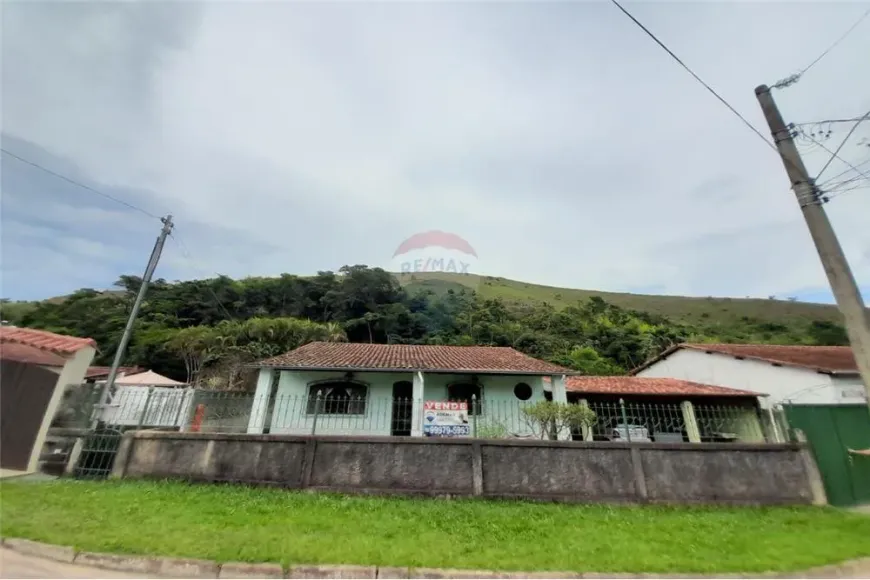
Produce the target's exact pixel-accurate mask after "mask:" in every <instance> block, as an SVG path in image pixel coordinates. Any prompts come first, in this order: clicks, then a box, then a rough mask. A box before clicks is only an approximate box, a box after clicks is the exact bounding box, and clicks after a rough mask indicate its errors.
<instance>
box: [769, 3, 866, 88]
mask: <svg viewBox="0 0 870 580" xmlns="http://www.w3.org/2000/svg"><path fill="white" fill-rule="evenodd" d="M868 16H870V9H867V11H866V12H864V14H862V15H861V16H860V17H859V18H858V20H856V21H855V23H854V24H853V25H852V26H850V27H849V29H848V30H847V31H846V32H844V33H843V35H842V36H840V38H838V39H837V40H835V41H834V43H833V44H832V45H831V46H829V47H828V48H826V49H825V50H824V51H823V52H822V54H820V55H819V56H817V57H816V59H815V60H814V61H813V62H811V63H810V64H808V65H807V66H805V67H804V68H803V70H801V71H800V72H798V73H796V74H793V75H791V76H788V77H786V78H784V79H782V80H780V81H778V82H777V83H776V84H774V85H773V87H771V88H774V89H783V88H785V87H789V86H791V85H793V84H795V83H796V82H798V81H799V80H800V79H801V77H803V76H804V74H805V73H806V72H807V71H808V70H810V69H811V68H813V67H814V66H816V64H818V62H819V61H820V60H822V59H823V58H825V57H826V56H827V55H828V53H829V52H831V51H832V50H834V49H835V48H836V47H837V45H839V44H840V43H841V42H843V41H844V40H846V37H848V36H849V35H850V34H852V31H853V30H855V29H856V28H858V25H859V24H861V23H862V22H863V21H864V19H865V18H867V17H868Z"/></svg>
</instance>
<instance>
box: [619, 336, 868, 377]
mask: <svg viewBox="0 0 870 580" xmlns="http://www.w3.org/2000/svg"><path fill="white" fill-rule="evenodd" d="M681 348H688V349H692V350H700V351H703V352H710V353H718V354H724V355H727V356H733V357H736V358H745V359H752V360H759V361H764V362H769V363H771V364H775V365H787V366H794V367H801V368H806V369H811V370H814V371H819V372H823V373H836V372H857V370H858V363H856V362H855V356H854V355H853V354H852V349H851V347H848V346H781V345H775V344H690V343H685V344H678V345H675V346H672V347H671V348H669V349H668V350H666V351H664V352H663V353H662V354H660V355H659V356H657V357H656V358H654V359H652V360H650V361H648V362H646V363H644V364H643V365H641V366H639V367H638V368H636V369H634V370H633V371H631V372H632V374H635V373H638V372H640V371H642V370H643V369H645V368H648V367H650V366H652V365H653V364H655V363H656V362H658V361H660V360H662V359H665V358H667V357H668V356H670V355H671V354H673V353H674V352H676V351H677V350H679V349H681Z"/></svg>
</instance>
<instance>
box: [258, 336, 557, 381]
mask: <svg viewBox="0 0 870 580" xmlns="http://www.w3.org/2000/svg"><path fill="white" fill-rule="evenodd" d="M259 365H260V366H266V367H279V368H286V369H311V370H315V369H323V370H358V371H367V370H408V371H435V372H463V373H491V374H493V373H494V374H559V375H564V374H573V372H574V371H571V370H569V369H566V368H564V367H560V366H558V365H554V364H551V363H548V362H544V361H542V360H538V359H536V358H532V357H530V356H528V355H525V354H523V353H521V352H519V351H516V350H514V349H512V348H508V347H496V346H440V345H410V344H361V343H350V342H312V343H309V344H306V345H305V346H301V347H299V348H297V349H296V350H292V351H290V352H288V353H285V354H282V355H279V356H276V357H273V358H270V359H267V360H264V361H262V362H260V363H259Z"/></svg>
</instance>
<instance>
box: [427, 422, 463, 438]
mask: <svg viewBox="0 0 870 580" xmlns="http://www.w3.org/2000/svg"><path fill="white" fill-rule="evenodd" d="M470 432H471V431H470V429H469V427H468V425H425V426H424V427H423V433H424V434H425V435H446V436H448V437H451V436H452V437H456V436H462V435H468V434H469V433H470Z"/></svg>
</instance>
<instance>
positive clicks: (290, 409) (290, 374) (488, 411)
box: [248, 369, 544, 436]
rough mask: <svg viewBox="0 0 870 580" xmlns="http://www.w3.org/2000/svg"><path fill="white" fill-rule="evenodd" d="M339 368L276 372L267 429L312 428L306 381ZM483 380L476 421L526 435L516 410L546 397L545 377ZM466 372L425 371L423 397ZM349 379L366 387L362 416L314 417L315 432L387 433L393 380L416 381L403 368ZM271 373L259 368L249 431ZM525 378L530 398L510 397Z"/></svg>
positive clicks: (443, 394) (335, 375)
mask: <svg viewBox="0 0 870 580" xmlns="http://www.w3.org/2000/svg"><path fill="white" fill-rule="evenodd" d="M344 376H345V373H343V372H329V371H280V378H279V379H278V388H277V390H276V393H275V397H274V401H273V403H272V411H271V413H270V415H271V421H270V429H269V432H270V433H279V434H280V433H283V434H297V435H304V434H310V433H312V430H313V429H314V428H315V425H314V421H315V418H314V416H313V415H309V414H308V413H307V399H308V390H309V385H311V384H312V383H314V384H316V383H317V382H319V381H329V380H341V379H343V378H344ZM477 377H478V381H479V383H480V385H481V398H482V400H483V401H482V404H481V414H480V415H479V416H478V417H477V418H476V421H477V422H478V425H479V426H480V427H481V428H483V426H485V425H494V424H498V425H503V426H504V427H505V428H506V429H507V431H508V432H510V433H513V434H516V435H521V436H522V435H530V434H531V429H530V428H529V427H528V426H527V425H525V421H524V420H523V416H522V415H521V412H520V409H521V407H522V406H523V405H528V404H533V403H535V402H537V401H542V400H544V381H543V378H542V377H541V376H534V375H532V376H524V375H477ZM468 379H469V375H462V374H441V373H423V400H434V401H444V400H447V387H448V385H450V384H451V383H456V382H461V381H467V380H468ZM353 380H354V381H358V382H360V383H364V384H365V385H366V386H367V387H368V396H367V400H366V409H365V413H364V414H361V415H329V414H319V415H318V416H317V425H316V432H317V433H318V434H331V435H350V434H353V435H390V431H391V425H392V413H393V384H394V383H397V382H399V381H408V382H412V383H413V381H414V374H413V373H411V372H407V373H404V372H402V373H378V372H358V373H354V375H353ZM271 381H272V373H271V370H270V369H262V370H261V373H260V378H259V379H258V384H257V392H256V394H255V402H254V409H255V410H254V412H253V413H252V414H251V416H252V423H251V426H250V427H249V429H248V432H249V433H256V432H262V428H261V427H260V425H261V423H260V422H258V421H261V422H263V423H264V419H261V418H260V417H263V418H265V414H263V413H265V412H266V411H265V407H266V406H267V405H268V403H266V401H267V393H268V392H269V390H270V387H271ZM520 382H524V383H526V384H528V385H529V386H530V387H531V388H532V397H531V398H530V399H529V400H528V401H525V402H522V401H520V400H519V399H517V398H516V397H515V396H514V392H513V391H514V387H515V386H516V384H517V383H520ZM421 402H422V401H415V403H416V405H415V407H416V408H415V410H414V414H415V415H417V414H420V413H422V411H421V410H420V406H419V403H421Z"/></svg>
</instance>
